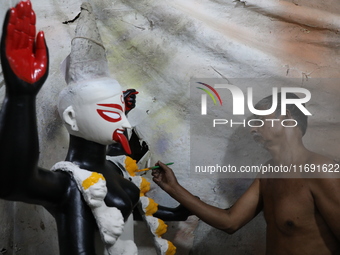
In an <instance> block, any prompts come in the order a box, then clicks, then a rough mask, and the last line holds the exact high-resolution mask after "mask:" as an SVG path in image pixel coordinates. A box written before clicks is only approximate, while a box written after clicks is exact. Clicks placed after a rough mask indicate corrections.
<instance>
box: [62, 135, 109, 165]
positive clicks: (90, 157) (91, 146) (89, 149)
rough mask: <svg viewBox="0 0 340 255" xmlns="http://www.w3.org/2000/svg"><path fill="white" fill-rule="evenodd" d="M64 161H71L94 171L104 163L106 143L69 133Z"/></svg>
mask: <svg viewBox="0 0 340 255" xmlns="http://www.w3.org/2000/svg"><path fill="white" fill-rule="evenodd" d="M66 161H70V162H73V163H75V164H77V165H79V167H81V168H84V169H88V170H93V171H94V170H95V169H96V168H98V167H103V166H104V165H105V162H106V145H102V144H99V143H96V142H91V141H88V140H85V139H84V138H81V137H77V136H74V135H70V143H69V149H68V153H67V156H66Z"/></svg>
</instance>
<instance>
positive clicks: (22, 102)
mask: <svg viewBox="0 0 340 255" xmlns="http://www.w3.org/2000/svg"><path fill="white" fill-rule="evenodd" d="M1 66H2V71H3V74H4V79H5V84H6V95H5V99H4V102H3V106H2V109H1V113H0V164H1V167H0V174H1V178H0V197H1V198H3V199H8V200H18V201H25V202H38V203H39V202H40V203H42V202H44V201H48V200H49V201H51V202H53V200H54V199H56V200H57V199H59V198H58V195H60V194H61V192H63V190H62V189H63V188H64V187H65V185H66V182H67V179H66V178H65V176H64V175H62V174H54V173H52V172H50V171H44V170H42V169H39V168H38V165H37V164H38V158H39V144H38V133H37V123H36V106H35V98H36V95H37V93H38V91H39V90H40V88H41V87H42V85H43V84H44V82H45V80H46V78H47V76H48V49H47V46H46V42H45V38H44V34H43V32H39V33H38V35H37V37H36V39H35V14H34V11H33V10H32V7H31V3H30V2H29V1H27V2H21V3H19V4H18V5H17V6H16V7H15V8H12V9H10V10H9V11H8V12H7V15H6V18H5V21H4V26H3V34H2V37H1ZM58 184H59V185H58ZM59 197H60V196H59Z"/></svg>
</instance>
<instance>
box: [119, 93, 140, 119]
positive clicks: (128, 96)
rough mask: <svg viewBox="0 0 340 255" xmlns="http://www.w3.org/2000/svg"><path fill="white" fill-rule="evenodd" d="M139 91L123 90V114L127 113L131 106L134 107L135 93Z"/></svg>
mask: <svg viewBox="0 0 340 255" xmlns="http://www.w3.org/2000/svg"><path fill="white" fill-rule="evenodd" d="M138 93H139V92H138V91H136V90H135V89H128V90H126V91H123V95H124V102H125V114H128V113H129V112H130V111H131V110H132V109H133V108H135V107H136V95H137V94H138Z"/></svg>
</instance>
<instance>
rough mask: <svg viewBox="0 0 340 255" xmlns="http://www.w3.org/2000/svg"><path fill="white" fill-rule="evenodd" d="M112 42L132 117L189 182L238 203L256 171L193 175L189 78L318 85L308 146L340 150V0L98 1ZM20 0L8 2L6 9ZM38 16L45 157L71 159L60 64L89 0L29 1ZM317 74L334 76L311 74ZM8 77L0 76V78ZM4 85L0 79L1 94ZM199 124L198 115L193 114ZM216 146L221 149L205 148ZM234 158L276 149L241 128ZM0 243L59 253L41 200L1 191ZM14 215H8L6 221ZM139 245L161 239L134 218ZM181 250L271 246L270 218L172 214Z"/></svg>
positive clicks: (157, 153) (224, 138)
mask: <svg viewBox="0 0 340 255" xmlns="http://www.w3.org/2000/svg"><path fill="white" fill-rule="evenodd" d="M89 2H91V4H92V5H93V7H94V9H95V11H96V15H97V18H98V26H99V29H100V31H101V34H102V39H103V42H104V45H105V46H106V48H107V54H108V60H109V65H110V66H109V67H110V71H111V74H112V75H113V76H114V77H115V78H116V79H117V80H118V81H119V82H120V83H121V85H122V86H123V87H124V88H130V87H132V88H136V89H137V90H138V91H139V92H140V94H139V95H138V101H137V108H136V109H135V110H134V111H132V112H131V114H130V116H129V119H130V121H131V124H132V125H134V126H137V128H138V131H139V133H140V134H141V135H142V136H143V137H144V139H145V140H146V141H147V142H148V143H149V144H150V147H151V151H152V161H153V162H155V161H157V160H159V159H161V160H162V161H164V162H172V161H174V162H175V165H174V166H173V168H174V169H175V172H176V175H177V176H178V179H179V181H180V183H182V184H183V185H184V186H185V187H186V188H187V189H188V190H189V191H191V192H192V193H193V194H195V195H198V196H199V197H200V198H201V199H202V200H203V201H206V202H209V203H210V204H213V205H216V206H219V207H224V208H226V207H229V206H231V205H232V204H233V203H234V202H235V201H236V199H237V198H238V197H240V196H241V195H242V193H243V192H244V191H245V190H246V188H247V187H248V186H249V185H250V183H251V181H252V180H249V179H245V180H243V179H223V178H221V179H216V178H206V177H204V178H203V177H192V176H190V173H189V162H188V160H189V156H190V154H189V134H190V133H189V131H190V130H189V112H190V109H191V108H190V107H192V106H190V105H188V98H189V82H190V78H192V77H195V78H221V77H222V78H227V79H231V78H252V79H254V78H269V77H270V78H271V79H270V80H269V79H268V81H267V83H266V82H264V83H263V84H262V86H261V87H260V88H259V94H260V95H263V96H265V95H267V94H268V93H269V91H270V88H271V87H272V86H273V82H274V83H275V82H279V81H281V80H283V79H284V78H294V80H293V81H292V82H293V83H295V84H296V85H297V86H302V87H305V88H308V89H309V90H310V91H311V92H312V95H313V99H312V100H311V102H309V105H308V107H309V109H310V110H311V111H312V112H313V114H314V116H313V118H311V120H310V124H309V130H308V131H307V135H306V137H305V143H306V145H307V147H308V148H311V149H313V150H314V151H316V152H319V153H322V154H325V155H327V156H330V157H333V158H339V147H338V140H337V137H338V136H339V130H338V126H339V121H340V116H339V115H337V113H338V112H339V109H340V104H339V100H337V98H338V96H339V95H340V91H339V86H338V82H336V79H337V78H339V76H340V73H339V68H338V64H339V58H338V56H339V52H338V51H339V50H338V49H339V44H340V40H339V30H340V22H339V20H340V19H339V12H340V3H339V2H337V1H335V0H327V1H322V3H321V2H320V1H316V0H308V1H307V0H292V1H284V0H281V1H278V0H256V1H255V0H247V1H246V2H244V1H241V0H237V1H232V0H228V1H220V0H214V1H208V0H186V1H181V0H173V1H154V0H141V1H132V0H125V1H124V0H110V1H109V0H101V1H94V0H91V1H89ZM14 3H15V1H2V2H1V3H0V6H1V8H0V14H1V17H4V13H5V9H7V8H8V7H9V6H10V5H13V4H14ZM32 4H33V7H34V9H35V11H36V14H37V27H38V29H39V30H43V31H44V32H45V34H46V39H47V44H48V46H49V49H50V63H51V64H50V74H49V78H48V80H47V82H46V83H45V85H44V87H43V88H42V90H41V92H40V93H39V95H38V98H37V106H38V109H37V116H38V122H39V134H40V147H41V148H40V151H41V157H40V166H42V167H45V168H50V167H51V166H52V165H53V164H54V163H55V162H57V161H60V160H63V159H64V157H65V155H66V150H67V144H68V143H67V139H68V137H67V134H66V131H65V129H64V128H63V127H62V123H61V121H60V120H59V116H58V114H57V109H56V101H57V97H58V93H59V92H60V91H61V89H62V88H63V87H64V86H65V82H64V80H63V77H62V76H61V74H60V72H59V64H60V63H61V62H62V61H63V60H64V58H65V57H66V56H67V55H68V54H69V51H70V42H71V38H72V36H73V33H74V29H75V23H69V24H67V25H65V24H62V22H63V21H68V20H72V19H73V18H74V17H75V16H76V15H77V14H78V13H79V8H80V4H81V1H80V0H67V1H66V0H32ZM317 78H334V80H333V81H332V80H330V79H325V80H321V81H320V82H311V81H312V80H313V81H314V80H315V79H317ZM1 84H2V76H0V86H1ZM3 93H4V87H1V88H0V94H1V95H2V96H3ZM194 124H199V123H194ZM208 149H214V148H208ZM215 149H218V150H223V151H225V157H224V158H225V160H230V161H231V162H236V161H240V162H243V161H245V162H247V163H250V164H251V163H253V164H254V163H259V162H264V161H265V160H267V159H268V154H266V152H263V151H260V150H259V149H258V147H256V145H255V144H254V143H253V142H251V138H250V137H249V136H247V132H246V131H245V130H244V129H236V130H234V131H232V132H229V133H226V134H224V135H222V134H221V139H220V141H218V143H217V144H216V148H215ZM149 195H150V196H151V197H153V198H154V199H155V200H156V202H158V203H160V204H162V205H168V206H176V205H177V203H176V202H174V201H173V200H172V199H171V198H170V197H169V196H168V195H166V194H164V192H163V191H161V190H159V189H158V188H157V187H154V186H153V190H152V191H151V192H150V193H149ZM0 206H1V207H0V208H1V210H0V219H1V221H0V224H1V228H0V241H1V242H0V253H1V252H2V251H1V249H2V248H6V249H7V253H6V254H27V255H31V254H46V255H49V254H51V255H52V254H57V253H58V248H57V240H56V227H55V224H54V222H53V219H52V218H51V217H50V216H49V214H48V213H47V212H45V211H44V210H43V209H42V208H40V207H38V206H34V205H24V204H22V203H12V202H4V201H0ZM7 219H9V221H7ZM136 224H137V225H136V230H135V231H136V243H137V245H138V246H139V251H140V254H142V255H143V254H147V255H152V254H154V250H153V248H152V242H151V240H150V238H148V236H147V235H146V234H145V233H146V229H145V227H144V226H143V224H141V223H136ZM166 237H167V238H169V239H170V240H172V241H173V242H174V243H175V245H176V246H177V248H178V254H180V255H182V254H183V255H185V254H189V253H190V254H193V255H206V254H213V255H219V254H233V255H238V254H264V246H265V222H264V220H263V217H262V215H259V216H258V217H257V218H256V219H255V220H254V221H252V222H251V223H250V224H248V225H247V226H246V227H244V228H243V229H242V230H240V231H239V232H237V233H236V234H234V235H232V236H229V235H227V234H225V233H222V232H221V231H218V230H215V229H213V228H211V227H209V226H207V225H206V224H205V223H202V222H200V221H198V220H197V218H195V217H191V218H190V219H189V220H188V221H187V222H178V223H177V222H176V223H171V224H169V233H168V234H167V236H166Z"/></svg>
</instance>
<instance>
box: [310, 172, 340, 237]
mask: <svg viewBox="0 0 340 255" xmlns="http://www.w3.org/2000/svg"><path fill="white" fill-rule="evenodd" d="M309 183H310V189H311V192H312V195H313V197H314V201H315V205H316V207H317V210H318V211H319V212H320V214H321V215H322V217H323V219H324V220H325V221H326V224H327V225H328V227H329V228H330V229H331V231H332V232H333V234H334V235H335V236H336V237H337V239H338V241H340V221H339V215H340V179H339V178H327V179H311V180H310V181H309Z"/></svg>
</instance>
